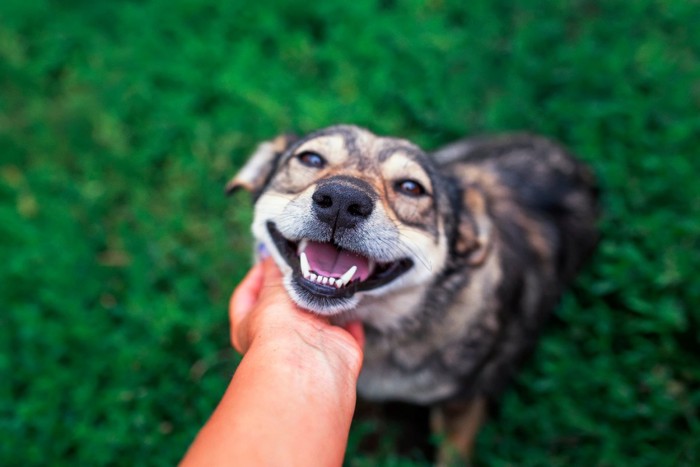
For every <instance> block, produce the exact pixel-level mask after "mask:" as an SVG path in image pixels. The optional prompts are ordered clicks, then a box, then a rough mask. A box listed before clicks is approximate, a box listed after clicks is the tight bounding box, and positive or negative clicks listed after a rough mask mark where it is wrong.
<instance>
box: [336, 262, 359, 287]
mask: <svg viewBox="0 0 700 467" xmlns="http://www.w3.org/2000/svg"><path fill="white" fill-rule="evenodd" d="M355 272H357V266H353V267H351V268H350V269H348V270H347V272H346V273H345V274H343V275H342V276H341V277H340V279H339V280H340V281H341V282H342V283H343V285H345V284H349V283H350V281H351V280H352V276H354V275H355Z"/></svg>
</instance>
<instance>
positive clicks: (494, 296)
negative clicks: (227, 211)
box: [228, 126, 598, 456]
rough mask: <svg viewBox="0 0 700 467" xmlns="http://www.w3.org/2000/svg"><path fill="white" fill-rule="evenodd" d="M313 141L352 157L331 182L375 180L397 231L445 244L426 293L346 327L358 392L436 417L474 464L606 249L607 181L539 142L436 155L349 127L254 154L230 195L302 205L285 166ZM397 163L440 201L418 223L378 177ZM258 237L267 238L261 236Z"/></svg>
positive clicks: (378, 304)
mask: <svg viewBox="0 0 700 467" xmlns="http://www.w3.org/2000/svg"><path fill="white" fill-rule="evenodd" d="M322 137H332V138H335V139H327V140H323V139H320V140H319V138H322ZM314 140H318V141H325V143H323V144H325V146H323V145H322V146H323V148H322V149H324V150H330V151H331V152H339V151H340V152H343V153H344V154H345V156H344V157H343V158H342V160H340V159H339V160H338V161H337V162H338V165H337V168H335V169H334V170H333V172H332V174H331V175H332V176H338V175H343V176H346V177H357V178H360V179H363V180H365V181H367V182H368V183H369V184H370V185H371V186H372V187H373V189H374V190H375V191H376V194H377V196H379V197H380V198H381V200H380V201H381V202H383V203H386V204H387V205H388V206H390V207H391V209H389V208H387V217H391V218H392V219H390V220H391V222H393V223H396V224H397V225H400V226H404V227H405V228H407V229H409V230H410V229H413V230H411V232H413V231H419V232H421V235H423V236H424V237H425V238H433V239H434V244H435V245H436V246H435V247H432V246H430V247H424V249H425V250H426V251H423V252H422V253H421V252H418V253H419V254H418V257H419V258H420V257H421V255H422V257H423V258H424V259H425V258H429V260H430V264H423V266H424V267H425V268H426V269H429V271H428V273H427V274H424V275H422V276H421V281H422V282H421V283H420V284H411V287H405V288H403V289H402V288H401V287H400V286H397V287H398V288H395V289H391V290H389V291H387V292H386V293H381V289H380V290H378V291H376V293H371V294H366V295H364V296H362V298H361V299H360V301H359V302H358V303H357V304H356V305H355V309H354V310H352V311H351V312H343V313H339V314H337V315H336V316H335V319H336V320H338V321H342V320H343V319H353V318H359V319H361V320H362V321H363V323H364V327H365V331H366V346H365V362H364V366H363V370H362V373H361V375H360V379H359V383H358V391H359V393H360V395H362V396H364V397H366V398H368V399H370V400H378V401H386V400H401V401H407V402H411V403H418V404H425V405H430V406H433V407H434V408H436V413H435V416H434V421H435V425H436V426H438V427H443V429H446V430H447V433H446V439H447V440H448V441H450V440H452V442H453V443H454V444H457V446H455V448H456V449H457V451H458V452H459V453H460V454H461V455H463V456H464V455H466V454H468V451H469V450H470V449H471V445H472V443H473V439H472V438H473V436H474V434H475V433H476V428H477V427H478V425H479V424H480V423H481V421H482V420H483V417H484V413H483V412H484V407H485V406H486V405H487V403H488V402H489V401H493V400H495V399H496V398H497V397H498V395H499V394H500V393H501V391H502V390H503V388H504V387H505V385H506V384H507V382H508V380H509V379H510V378H511V377H512V375H513V373H514V371H515V370H516V369H517V367H518V366H519V365H520V363H521V362H522V361H523V359H524V358H525V357H526V356H527V355H529V354H530V352H531V351H532V349H533V347H534V345H535V343H536V341H537V338H538V335H539V333H540V330H541V328H542V326H543V324H544V322H545V321H546V318H547V316H548V315H549V314H550V313H551V312H552V310H553V308H554V307H555V305H556V304H557V302H558V300H559V298H560V296H561V294H562V292H563V290H564V288H565V287H566V285H568V284H569V283H570V282H571V280H572V279H573V278H574V276H575V274H576V272H577V271H578V270H579V269H580V267H581V266H582V264H583V263H584V262H585V260H586V259H587V258H588V257H589V256H590V255H591V254H592V252H593V250H594V248H595V245H596V243H597V239H598V234H597V230H596V227H595V224H596V217H597V190H596V187H595V182H594V178H593V176H592V174H591V172H590V171H589V170H588V168H587V167H585V166H583V165H582V164H581V163H579V162H577V161H576V160H575V159H574V158H573V157H572V156H570V155H569V154H568V153H567V152H566V151H565V150H564V149H563V148H562V147H560V146H559V145H557V144H555V143H554V142H552V141H550V140H547V139H545V138H542V137H538V136H533V135H528V134H514V135H504V136H496V137H479V138H472V139H466V140H463V141H458V142H456V143H453V144H450V145H448V146H446V147H444V148H442V149H440V150H438V151H435V152H434V153H432V154H426V153H424V152H423V151H422V150H420V149H419V148H418V147H416V146H415V145H412V144H411V143H408V142H406V141H404V140H399V139H393V138H376V137H374V135H372V134H371V133H369V132H366V131H365V130H361V129H358V128H356V127H352V126H337V127H331V128H328V129H325V130H321V131H319V132H316V133H312V134H311V135H309V136H307V137H305V138H302V139H301V140H295V139H293V138H289V137H287V138H286V139H283V140H279V139H278V140H277V142H276V144H277V147H276V148H273V147H272V145H271V144H270V146H268V147H267V149H266V150H262V151H261V150H259V151H258V153H257V154H256V156H254V158H253V159H254V160H257V162H256V163H255V164H254V165H255V166H256V167H257V169H256V173H255V176H254V177H251V176H250V174H248V176H242V175H240V174H239V176H238V177H236V178H234V179H233V180H232V181H231V182H230V184H229V186H228V189H235V188H236V187H238V186H246V187H247V188H248V189H250V190H252V191H253V193H254V194H255V197H256V198H258V197H260V196H261V195H262V194H264V193H265V192H266V191H267V190H273V191H274V192H275V193H280V194H281V195H282V196H289V197H290V199H292V198H293V197H294V196H297V194H299V193H300V192H301V191H302V190H304V189H307V190H308V187H304V186H298V185H297V183H296V182H295V176H296V174H294V173H285V171H289V170H290V169H289V167H290V166H289V165H287V166H284V165H283V161H284V160H285V158H289V157H290V155H291V154H293V153H295V151H296V150H297V149H299V148H301V147H305V145H308V144H312V145H313V141H314ZM281 141H282V143H283V144H280V142H281ZM326 146H327V147H326ZM261 147H262V146H261ZM282 148H283V149H282ZM316 149H318V148H316ZM397 151H400V152H401V157H402V158H404V159H401V160H403V161H404V162H402V163H405V164H410V163H415V164H416V165H417V166H418V167H420V170H421V171H422V175H421V176H423V177H424V179H425V180H427V183H429V185H430V187H431V190H432V197H431V200H430V202H429V203H423V204H416V205H415V208H416V212H418V215H415V213H414V214H411V212H410V209H409V208H407V207H405V206H403V207H402V206H401V203H400V202H397V201H396V200H393V201H392V199H391V197H392V196H396V195H395V194H394V193H392V191H391V190H390V189H388V188H387V187H386V186H385V185H386V183H384V186H383V185H382V180H381V178H377V177H376V176H374V177H372V176H369V175H367V174H369V173H381V170H386V168H385V169H381V167H382V166H381V164H382V163H385V162H386V161H387V160H388V159H390V158H391V157H392V154H395V153H396V152H397ZM329 157H332V156H329ZM261 161H263V162H261ZM261 167H262V169H261ZM243 172H245V169H244V170H243V171H242V172H241V173H243ZM249 172H250V171H249ZM296 178H298V177H296ZM253 179H254V180H253ZM305 183H306V184H307V185H308V183H310V184H311V185H313V184H315V183H318V180H312V181H311V182H304V183H302V185H304V184H305ZM392 203H393V204H392ZM396 206H398V208H397V207H396ZM387 222H388V221H387ZM256 236H257V237H258V239H259V240H263V241H264V240H265V239H261V238H260V237H261V235H260V231H259V230H258V231H256ZM400 238H403V237H400ZM414 238H417V237H414ZM421 238H423V237H421ZM400 241H401V240H400ZM406 242H407V243H406V245H404V246H405V247H407V248H410V247H411V244H410V242H409V241H406ZM442 243H444V247H440V245H441V244H442ZM421 245H430V242H424V243H421ZM430 255H433V256H438V255H442V256H444V257H441V258H437V257H432V258H431V257H430ZM277 259H278V263H279V262H280V260H279V258H277ZM280 266H281V267H282V268H283V269H284V267H283V266H284V265H283V264H281V265H280ZM419 267H421V265H420V264H416V265H415V266H414V268H419ZM406 274H412V272H411V271H409V272H408V273H406ZM315 311H317V312H318V311H319V310H315ZM321 311H322V310H321ZM455 407H458V408H460V409H459V410H455Z"/></svg>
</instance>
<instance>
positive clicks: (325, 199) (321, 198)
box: [311, 191, 333, 208]
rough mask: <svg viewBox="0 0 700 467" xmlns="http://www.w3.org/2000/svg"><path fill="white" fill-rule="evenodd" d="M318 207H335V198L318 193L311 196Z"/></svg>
mask: <svg viewBox="0 0 700 467" xmlns="http://www.w3.org/2000/svg"><path fill="white" fill-rule="evenodd" d="M311 199H313V200H314V203H315V204H316V206H318V207H320V208H330V207H332V206H333V198H331V197H330V196H329V195H326V194H323V193H319V192H318V191H317V192H316V193H314V194H313V195H312V196H311Z"/></svg>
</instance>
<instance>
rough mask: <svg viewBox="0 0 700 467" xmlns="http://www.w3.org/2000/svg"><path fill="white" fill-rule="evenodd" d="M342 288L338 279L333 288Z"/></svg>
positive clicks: (341, 283) (341, 282)
mask: <svg viewBox="0 0 700 467" xmlns="http://www.w3.org/2000/svg"><path fill="white" fill-rule="evenodd" d="M342 286H343V281H341V280H340V279H338V280H336V281H335V287H336V288H337V289H339V288H341V287H342Z"/></svg>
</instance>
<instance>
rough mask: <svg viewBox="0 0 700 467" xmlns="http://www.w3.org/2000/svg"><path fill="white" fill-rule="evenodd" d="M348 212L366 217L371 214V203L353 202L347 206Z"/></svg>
mask: <svg viewBox="0 0 700 467" xmlns="http://www.w3.org/2000/svg"><path fill="white" fill-rule="evenodd" d="M348 212H349V213H350V214H352V215H353V216H357V217H368V216H369V215H370V214H372V203H371V202H368V203H355V204H351V205H350V206H348Z"/></svg>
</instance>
